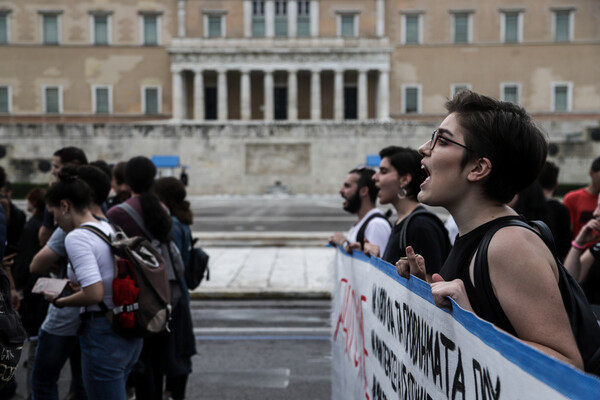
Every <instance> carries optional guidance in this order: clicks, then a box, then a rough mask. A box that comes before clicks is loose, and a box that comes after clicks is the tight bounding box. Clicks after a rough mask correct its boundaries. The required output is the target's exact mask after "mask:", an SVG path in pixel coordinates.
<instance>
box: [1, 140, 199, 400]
mask: <svg viewBox="0 0 600 400" xmlns="http://www.w3.org/2000/svg"><path fill="white" fill-rule="evenodd" d="M51 173H52V181H51V182H50V184H49V186H48V187H47V188H35V189H32V190H31V191H29V193H27V195H26V201H27V211H28V213H29V214H30V217H29V219H28V220H26V214H25V213H24V212H22V211H21V210H19V209H18V208H17V207H16V206H15V205H14V204H13V202H12V201H11V200H10V197H11V196H10V195H11V193H10V191H9V190H10V185H9V184H8V183H7V182H6V175H5V173H4V170H3V169H1V168H0V188H2V189H1V192H0V205H1V206H2V208H1V209H0V211H1V212H0V236H2V237H0V243H1V246H0V252H1V254H2V257H3V266H4V269H5V271H6V272H7V273H8V276H9V279H10V281H11V300H12V306H13V308H14V309H16V310H17V311H18V312H19V314H20V316H21V320H22V323H23V326H24V328H25V330H26V332H27V334H28V335H29V341H30V344H29V346H28V348H29V352H28V354H27V355H24V358H26V362H25V363H24V365H25V366H26V368H27V390H26V392H27V393H28V398H30V399H36V400H38V399H40V400H41V399H56V400H58V398H59V393H58V380H59V376H60V372H61V370H62V368H63V366H64V365H65V363H66V362H67V360H69V363H70V370H71V384H70V387H69V392H68V394H67V398H69V399H73V400H76V399H102V400H105V399H122V400H125V399H129V398H133V397H134V396H135V397H136V398H138V399H149V400H162V399H174V400H177V399H183V398H185V393H186V386H187V378H188V375H189V374H190V373H191V371H192V370H191V366H192V363H191V357H192V356H193V355H194V354H195V353H196V347H195V340H194V334H193V326H192V320H191V315H190V299H189V294H188V290H187V287H186V283H185V279H184V278H183V276H182V275H174V276H175V278H174V279H176V280H179V282H178V285H179V286H180V287H182V290H181V292H182V296H181V299H180V301H178V302H177V304H173V309H172V314H171V321H170V329H169V330H168V331H164V332H161V333H159V334H156V335H152V336H148V337H147V338H143V339H142V338H139V337H132V338H127V337H123V336H122V335H119V334H118V333H116V332H115V331H114V329H113V327H112V326H111V323H110V321H109V319H108V318H107V315H106V312H105V310H106V308H107V309H109V310H111V309H112V308H113V307H114V302H113V284H112V283H113V278H114V275H115V264H114V263H115V258H114V255H113V253H112V251H111V248H110V246H109V244H108V243H106V242H105V241H104V240H103V239H102V238H101V237H100V236H99V235H97V234H96V233H94V232H93V231H92V230H90V229H80V228H85V227H88V228H89V227H92V228H94V229H98V230H99V231H100V232H102V233H104V234H105V235H107V236H109V237H110V235H114V234H115V232H116V231H117V230H119V231H121V232H124V233H125V234H126V235H127V236H128V237H133V236H142V237H146V238H147V239H148V240H149V241H152V240H154V241H155V242H153V243H164V242H168V241H173V243H175V245H176V247H177V250H179V252H178V253H177V254H174V255H173V254H172V255H171V257H180V258H181V263H182V264H183V266H184V267H187V264H188V263H189V259H190V246H191V231H190V225H191V224H192V222H193V215H192V211H191V209H190V203H189V202H188V201H187V200H186V188H185V185H184V183H183V182H182V181H181V180H180V179H177V178H174V177H165V178H158V179H156V175H157V169H156V167H155V166H154V164H153V163H152V161H151V160H150V159H149V158H147V157H144V156H138V157H134V158H132V159H130V160H128V161H124V162H119V163H117V164H115V165H114V166H113V167H112V168H111V167H110V166H109V165H108V164H107V163H106V162H104V161H101V160H98V161H94V162H88V159H87V156H86V154H85V153H84V151H83V150H82V149H79V148H76V147H65V148H61V149H59V150H57V151H56V152H55V153H54V154H53V161H52V171H51ZM127 207H130V208H131V209H133V210H134V211H135V212H137V213H139V215H140V217H141V225H138V223H137V222H136V221H135V220H133V219H132V218H131V217H130V216H129V215H128V213H127V212H125V210H126V209H127ZM40 277H53V278H65V279H66V280H68V284H67V286H66V287H65V289H64V290H63V291H62V292H61V293H60V294H58V295H57V294H55V293H50V292H45V291H41V292H40V293H38V292H34V290H33V289H34V286H35V283H36V281H37V280H38V278H40ZM103 306H104V307H106V308H103ZM15 391H16V383H15V381H14V379H13V380H11V381H10V382H8V383H7V384H5V385H4V386H3V387H2V388H1V389H0V399H10V398H11V397H12V396H13V395H14V393H15Z"/></svg>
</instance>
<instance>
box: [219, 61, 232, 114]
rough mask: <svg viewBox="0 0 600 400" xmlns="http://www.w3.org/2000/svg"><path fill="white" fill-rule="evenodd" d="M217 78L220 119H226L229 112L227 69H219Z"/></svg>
mask: <svg viewBox="0 0 600 400" xmlns="http://www.w3.org/2000/svg"><path fill="white" fill-rule="evenodd" d="M217 73H218V75H217V76H218V78H217V96H218V99H219V100H218V105H219V106H218V108H217V112H218V117H217V118H218V120H219V121H225V120H226V119H227V116H228V114H229V112H228V110H227V104H228V103H229V101H228V98H227V71H226V70H224V69H221V70H218V71H217Z"/></svg>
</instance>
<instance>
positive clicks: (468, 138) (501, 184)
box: [446, 90, 548, 203]
mask: <svg viewBox="0 0 600 400" xmlns="http://www.w3.org/2000/svg"><path fill="white" fill-rule="evenodd" d="M446 109H447V110H448V113H450V114H452V113H455V114H456V118H457V120H458V123H459V125H460V126H461V128H462V129H463V130H464V132H462V134H463V137H464V139H465V145H466V146H467V147H468V148H470V149H471V150H472V151H468V150H465V151H464V156H463V160H462V165H463V166H465V165H466V164H467V163H468V162H469V161H470V160H474V159H477V158H479V157H486V158H488V159H489V160H490V162H491V164H492V171H491V173H490V175H489V177H488V178H487V180H486V181H485V182H484V184H483V187H484V190H485V193H486V195H487V196H489V197H490V198H492V199H495V200H498V201H500V202H502V203H507V202H509V201H510V200H511V199H512V198H513V197H514V195H515V194H517V193H519V192H520V191H521V190H523V189H525V188H526V187H527V186H528V185H529V184H530V183H531V182H533V181H534V180H535V179H536V178H537V177H538V175H539V172H540V170H541V169H542V166H543V165H544V161H545V160H546V156H547V154H548V144H547V142H546V139H545V137H544V135H543V134H542V132H541V131H540V129H539V128H538V127H537V126H536V125H535V124H534V123H533V121H532V120H531V117H530V116H529V114H527V112H526V111H525V109H524V108H522V107H520V106H518V105H516V104H513V103H509V102H504V101H499V100H495V99H492V98H491V97H487V96H483V95H480V94H477V93H474V92H472V91H470V90H463V91H461V92H459V93H458V94H457V95H456V96H454V97H453V98H452V100H449V101H448V102H447V103H446Z"/></svg>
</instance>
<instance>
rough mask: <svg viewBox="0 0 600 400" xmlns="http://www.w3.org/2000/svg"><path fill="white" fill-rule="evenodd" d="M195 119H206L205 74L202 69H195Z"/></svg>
mask: <svg viewBox="0 0 600 400" xmlns="http://www.w3.org/2000/svg"><path fill="white" fill-rule="evenodd" d="M194 119H195V120H200V121H202V120H204V75H203V72H202V70H200V69H198V70H196V71H194Z"/></svg>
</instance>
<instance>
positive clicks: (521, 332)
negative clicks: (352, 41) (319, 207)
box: [330, 90, 600, 373]
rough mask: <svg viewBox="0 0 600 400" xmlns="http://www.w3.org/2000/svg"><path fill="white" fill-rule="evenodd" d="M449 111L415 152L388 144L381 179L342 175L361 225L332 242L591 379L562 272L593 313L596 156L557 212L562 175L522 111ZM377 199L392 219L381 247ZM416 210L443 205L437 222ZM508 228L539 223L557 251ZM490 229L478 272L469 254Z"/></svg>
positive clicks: (467, 98) (496, 105) (467, 101)
mask: <svg viewBox="0 0 600 400" xmlns="http://www.w3.org/2000/svg"><path fill="white" fill-rule="evenodd" d="M446 108H447V110H448V115H447V117H446V118H445V119H444V121H443V122H442V123H441V125H440V126H439V128H438V129H436V130H435V131H434V132H433V134H432V136H431V139H430V140H429V141H427V142H426V143H425V144H423V145H422V146H421V147H420V148H419V149H418V150H413V149H409V148H403V147H397V146H390V147H386V148H384V149H382V150H381V152H380V157H381V162H380V164H379V168H378V170H377V171H375V170H372V169H369V168H365V167H360V168H356V169H352V170H350V172H349V174H348V176H347V177H346V180H345V182H344V184H343V186H342V188H341V189H340V194H341V196H342V197H343V198H344V200H345V202H344V209H345V210H346V211H348V212H350V213H352V214H356V215H357V222H356V223H355V224H354V225H353V226H352V227H351V228H350V230H349V231H348V234H347V235H345V234H344V233H342V232H336V233H335V234H333V235H332V236H331V238H330V243H332V244H335V245H339V246H342V247H343V248H344V249H345V250H346V251H349V252H351V251H353V250H362V251H363V252H364V253H365V254H367V255H372V256H375V257H381V258H382V259H383V260H385V261H387V262H389V263H392V264H395V266H396V269H397V272H398V273H399V274H400V275H401V276H403V277H405V278H407V279H408V278H409V277H410V276H417V277H419V278H421V279H423V280H427V281H428V282H429V283H430V284H431V290H432V294H433V298H434V300H435V302H436V304H437V305H438V306H440V307H450V306H451V303H450V301H449V300H448V299H449V298H451V299H452V300H454V302H456V303H457V304H458V305H459V306H461V307H462V308H464V309H466V310H470V311H473V312H474V313H475V314H477V315H478V316H479V317H481V318H483V319H485V320H487V321H489V322H491V323H493V324H494V325H496V326H498V327H499V328H501V329H503V330H504V331H506V332H508V333H511V334H513V335H514V336H516V337H518V338H519V339H521V340H522V341H524V342H526V343H528V344H529V345H531V346H533V347H536V348H538V349H539V350H541V351H542V352H545V353H546V354H549V355H551V356H553V357H555V358H558V359H560V360H562V361H564V362H567V363H569V364H572V365H574V366H575V367H577V368H579V369H584V367H586V370H589V369H590V368H596V369H595V370H593V372H594V373H598V369H597V367H598V366H597V365H596V366H590V365H585V366H584V361H588V360H585V359H583V358H582V354H581V353H580V348H578V345H579V344H578V342H577V340H576V338H575V334H574V331H573V327H572V326H571V323H570V318H569V317H570V315H569V314H568V313H569V312H571V310H570V309H567V307H566V306H565V301H564V299H563V292H562V289H561V288H560V286H561V285H564V283H563V282H559V278H558V277H559V270H558V268H559V267H561V266H560V265H559V263H561V262H562V263H564V266H565V268H566V269H567V271H569V272H570V273H571V274H572V275H573V277H574V278H575V279H576V280H577V281H578V282H579V283H580V284H581V285H582V287H583V289H584V291H585V294H586V295H587V297H588V300H589V302H590V303H591V304H592V309H594V310H596V308H594V304H600V289H599V288H600V274H599V273H598V272H597V271H598V270H600V268H596V267H597V264H598V265H600V203H599V202H598V193H599V192H600V157H599V158H598V159H596V160H594V162H593V163H592V166H591V169H590V171H589V175H590V178H591V182H590V184H589V185H588V186H587V187H585V188H582V189H579V190H576V191H573V192H569V193H567V195H566V196H565V197H564V203H561V202H560V201H558V200H556V199H554V197H553V196H554V191H555V190H556V188H557V186H558V173H559V169H558V167H557V166H556V165H555V164H554V163H552V162H549V161H546V156H547V142H546V140H545V137H544V135H543V133H542V132H541V131H540V129H539V128H538V127H537V126H536V125H535V123H534V122H533V121H532V120H531V118H530V116H529V115H528V114H527V112H526V111H525V110H524V109H523V108H521V107H519V106H517V105H514V104H511V103H507V102H501V101H497V100H495V99H491V98H489V97H486V96H482V95H479V94H477V93H474V92H471V91H468V90H467V91H463V92H461V93H459V94H457V95H456V96H455V97H454V98H453V99H451V100H449V101H448V102H447V103H446ZM365 177H371V181H369V180H368V179H365ZM373 186H374V188H373ZM375 196H377V197H378V198H379V203H380V204H391V205H392V206H393V209H394V211H395V217H394V220H393V223H392V228H391V230H389V234H388V235H389V236H388V237H387V242H386V240H385V233H386V232H388V231H386V230H385V229H384V228H385V222H387V221H382V218H376V217H375V216H379V217H381V216H383V213H382V211H380V210H378V209H377V207H376V202H375V201H374V200H373V199H374V198H375ZM423 205H426V206H437V207H443V208H445V209H446V210H447V211H448V212H449V213H450V215H449V217H448V219H447V220H446V221H445V224H442V222H441V221H440V220H439V219H438V217H437V216H436V215H434V214H433V213H431V212H427V210H426V208H424V206H423ZM515 220H519V221H523V222H526V223H527V221H531V220H540V221H543V222H544V223H546V224H547V225H548V227H549V228H550V232H551V234H552V235H551V236H553V239H554V243H555V246H552V245H547V244H546V243H545V242H544V241H543V240H542V237H540V235H538V234H537V233H535V231H533V230H529V229H523V228H522V227H520V226H514V225H511V222H512V221H515ZM375 224H377V225H376V226H375ZM371 225H374V226H373V227H371ZM492 230H493V231H494V232H495V233H494V234H493V236H492V237H491V240H490V244H489V247H488V252H487V257H486V258H487V264H486V266H485V270H483V271H482V270H480V267H477V268H475V263H476V262H475V258H476V257H475V256H476V252H477V250H478V247H479V245H480V243H481V242H482V240H483V239H484V237H485V235H486V233H488V231H492ZM384 242H386V243H385V245H383V246H382V245H381V243H384ZM552 247H555V249H556V250H555V252H554V249H553V248H552ZM598 309H600V307H599V308H598ZM597 315H598V316H599V317H600V312H599V313H598V314H597ZM592 318H593V316H592ZM548 332H552V334H551V335H549V334H548Z"/></svg>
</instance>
